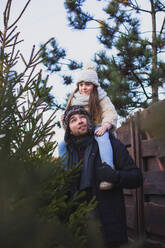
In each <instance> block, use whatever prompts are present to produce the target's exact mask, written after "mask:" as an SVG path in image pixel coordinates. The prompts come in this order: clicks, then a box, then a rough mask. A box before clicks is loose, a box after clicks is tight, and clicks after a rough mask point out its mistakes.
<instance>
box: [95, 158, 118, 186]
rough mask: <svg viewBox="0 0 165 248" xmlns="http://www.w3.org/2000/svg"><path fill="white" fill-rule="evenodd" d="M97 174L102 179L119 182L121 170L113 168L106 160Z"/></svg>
mask: <svg viewBox="0 0 165 248" xmlns="http://www.w3.org/2000/svg"><path fill="white" fill-rule="evenodd" d="M97 175H98V177H99V180H100V181H106V182H111V183H117V182H118V181H119V172H118V171H116V170H114V169H112V167H111V166H109V165H107V164H106V163H105V162H104V163H103V165H102V166H100V167H99V168H98V169H97Z"/></svg>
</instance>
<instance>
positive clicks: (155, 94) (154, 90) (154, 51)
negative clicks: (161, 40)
mask: <svg viewBox="0 0 165 248" xmlns="http://www.w3.org/2000/svg"><path fill="white" fill-rule="evenodd" d="M151 14H152V71H153V74H154V72H155V71H156V69H157V44H156V14H155V6H154V3H153V0H151ZM157 101H158V85H157V81H155V78H153V79H152V102H153V103H154V102H157Z"/></svg>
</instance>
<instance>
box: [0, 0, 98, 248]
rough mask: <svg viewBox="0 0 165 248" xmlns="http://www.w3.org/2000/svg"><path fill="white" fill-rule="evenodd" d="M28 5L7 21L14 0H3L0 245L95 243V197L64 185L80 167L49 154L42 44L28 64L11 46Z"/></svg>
mask: <svg viewBox="0 0 165 248" xmlns="http://www.w3.org/2000/svg"><path fill="white" fill-rule="evenodd" d="M29 2H30V1H28V2H27V4H26V6H25V8H24V10H23V11H22V12H21V14H20V16H19V17H18V18H17V19H16V21H14V22H13V23H12V24H10V14H11V10H12V3H13V4H14V1H13V2H12V0H8V1H7V4H6V8H5V10H4V16H3V17H4V19H3V20H4V25H3V30H1V31H0V41H1V44H0V247H5V248H11V247H12V248H16V247H17V248H18V247H21V248H22V247H27V248H28V247H30V248H33V247H34V248H42V247H43V248H52V247H57V248H65V247H66V248H69V247H70V248H71V247H80V248H81V247H102V245H101V242H102V239H101V237H100V241H99V238H98V239H97V241H96V239H94V240H93V239H92V238H91V237H93V229H92V228H91V226H92V227H93V226H94V227H95V230H96V229H97V228H96V226H97V225H96V224H95V223H96V220H95V218H93V217H92V216H93V215H92V213H93V209H94V208H95V206H96V204H97V203H96V201H95V199H92V200H91V201H90V202H86V201H83V199H84V194H85V193H84V192H81V194H80V193H76V192H75V191H73V190H72V188H73V185H74V183H75V182H77V180H78V178H79V175H80V169H81V167H80V165H77V167H76V166H75V168H73V169H67V170H66V168H65V166H64V165H63V162H62V160H60V159H53V153H54V149H55V147H56V145H57V144H56V142H55V140H54V137H55V132H54V128H55V126H56V125H57V123H56V120H55V115H56V110H53V108H52V107H54V98H53V96H52V95H51V87H49V86H48V77H46V78H44V77H43V76H42V71H39V70H38V69H37V68H38V65H40V63H41V61H42V57H41V53H42V51H43V49H44V48H45V46H46V44H48V43H49V42H50V41H48V42H47V43H46V44H44V45H43V46H42V48H41V49H40V50H39V51H37V52H36V51H35V47H33V49H32V52H31V54H30V57H29V60H28V61H26V59H25V58H24V56H23V55H22V54H21V52H20V51H19V50H18V44H19V43H20V42H21V41H20V40H19V32H17V31H16V29H17V27H16V24H17V22H18V21H19V19H20V18H21V17H22V15H23V13H24V11H25V9H26V8H27V6H28V4H29ZM52 44H53V43H52ZM57 59H58V58H57ZM20 61H22V62H23V64H24V67H23V69H22V70H21V69H20V70H21V72H18V71H17V70H16V67H15V66H16V64H18V63H20ZM90 216H91V217H90ZM97 236H99V223H98V235H97ZM96 243H97V244H96Z"/></svg>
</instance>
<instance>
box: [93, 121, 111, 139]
mask: <svg viewBox="0 0 165 248" xmlns="http://www.w3.org/2000/svg"><path fill="white" fill-rule="evenodd" d="M111 128H112V124H111V123H108V122H106V123H104V124H103V125H102V126H101V127H99V128H98V129H97V130H96V131H95V132H94V134H95V135H96V136H102V135H103V134H104V133H105V131H107V130H109V129H111Z"/></svg>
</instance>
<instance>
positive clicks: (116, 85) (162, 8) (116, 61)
mask: <svg viewBox="0 0 165 248" xmlns="http://www.w3.org/2000/svg"><path fill="white" fill-rule="evenodd" d="M96 1H97V0H96ZM85 2H86V3H87V2H88V1H86V0H65V1H64V4H65V8H66V10H67V15H68V21H69V25H70V26H72V27H74V28H75V29H86V28H88V23H89V22H91V21H95V22H97V23H98V24H99V27H100V34H99V36H98V39H99V41H100V42H101V43H102V44H104V46H105V50H104V51H101V52H100V53H98V54H96V55H95V60H96V62H97V63H98V69H99V77H100V80H101V83H102V86H103V87H104V88H105V89H106V90H107V92H108V95H109V96H110V97H111V99H112V102H113V103H114V104H115V106H116V108H117V110H118V113H119V114H120V115H121V116H126V115H127V114H128V113H129V111H130V110H133V109H135V108H140V107H141V108H145V107H147V106H148V105H149V104H150V103H153V102H156V101H158V99H159V87H160V86H162V85H163V83H164V81H165V77H164V71H165V63H164V62H163V61H161V59H160V56H159V54H160V53H161V52H163V49H165V18H164V19H163V21H162V23H161V25H160V27H158V25H157V21H156V19H157V18H159V17H160V14H163V13H165V2H164V0H161V1H159V0H148V1H145V2H144V1H143V4H142V2H141V5H140V3H139V1H136V0H135V1H131V0H111V1H108V2H106V1H102V2H103V4H104V9H103V11H104V14H105V16H106V17H105V18H104V19H103V20H100V19H97V13H96V17H95V16H94V15H91V14H90V10H89V12H86V11H84V10H83V4H84V3H85ZM91 11H92V10H91ZM142 14H145V16H147V18H148V19H147V20H148V21H149V22H150V24H151V28H150V30H148V33H149V32H150V33H151V34H152V36H151V38H150V37H149V36H148V37H147V35H146V36H145V37H144V34H143V25H144V23H143V22H142V23H140V18H141V15H142ZM142 34H143V35H142ZM110 52H111V54H112V55H109V54H110Z"/></svg>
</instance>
